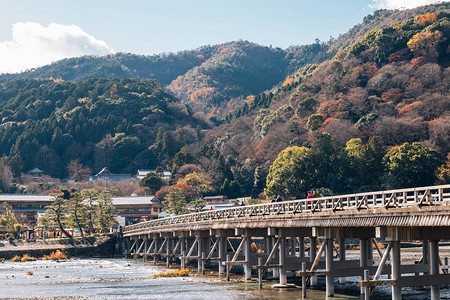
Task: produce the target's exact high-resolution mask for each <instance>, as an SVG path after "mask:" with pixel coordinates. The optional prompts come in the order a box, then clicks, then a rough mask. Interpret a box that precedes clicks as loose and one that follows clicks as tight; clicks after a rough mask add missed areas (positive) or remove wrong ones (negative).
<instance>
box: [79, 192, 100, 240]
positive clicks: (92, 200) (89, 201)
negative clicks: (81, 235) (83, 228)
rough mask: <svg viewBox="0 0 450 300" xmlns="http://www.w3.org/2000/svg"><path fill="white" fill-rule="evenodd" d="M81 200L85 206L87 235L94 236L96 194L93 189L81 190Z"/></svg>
mask: <svg viewBox="0 0 450 300" xmlns="http://www.w3.org/2000/svg"><path fill="white" fill-rule="evenodd" d="M81 198H82V199H83V200H84V204H85V209H86V211H85V213H86V219H87V226H88V229H89V233H90V234H94V230H95V229H94V227H95V218H96V210H97V198H98V192H97V190H95V189H86V190H82V191H81Z"/></svg>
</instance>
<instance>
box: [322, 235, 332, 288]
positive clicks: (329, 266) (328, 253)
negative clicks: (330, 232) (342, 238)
mask: <svg viewBox="0 0 450 300" xmlns="http://www.w3.org/2000/svg"><path fill="white" fill-rule="evenodd" d="M324 243H327V249H326V253H325V264H326V270H327V272H328V274H327V276H326V292H327V297H333V296H334V276H333V250H334V249H333V239H330V238H327V239H326V240H325V241H324Z"/></svg>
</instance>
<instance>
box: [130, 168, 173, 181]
mask: <svg viewBox="0 0 450 300" xmlns="http://www.w3.org/2000/svg"><path fill="white" fill-rule="evenodd" d="M148 173H156V170H138V171H137V175H136V177H137V179H139V180H141V179H142V178H144V177H145V176H146V175H147V174H148ZM170 175H171V173H170V171H167V170H164V171H163V176H162V178H161V179H163V180H169V179H170Z"/></svg>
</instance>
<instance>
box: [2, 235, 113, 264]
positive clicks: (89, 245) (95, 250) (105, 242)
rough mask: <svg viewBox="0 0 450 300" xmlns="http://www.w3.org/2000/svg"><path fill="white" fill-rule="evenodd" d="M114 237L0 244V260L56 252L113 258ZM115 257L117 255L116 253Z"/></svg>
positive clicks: (104, 236) (5, 242)
mask: <svg viewBox="0 0 450 300" xmlns="http://www.w3.org/2000/svg"><path fill="white" fill-rule="evenodd" d="M116 242H117V237H116V235H103V236H93V237H87V238H76V239H59V240H47V241H45V242H44V241H36V242H18V241H17V242H16V241H13V242H12V243H9V242H8V241H2V242H0V259H11V258H12V257H14V256H15V255H23V254H29V255H31V256H34V257H42V256H44V255H49V254H50V253H51V252H54V251H56V250H60V251H64V252H66V253H68V254H69V255H70V256H75V257H104V258H106V257H114V253H115V252H117V251H115V250H116ZM116 255H117V253H116Z"/></svg>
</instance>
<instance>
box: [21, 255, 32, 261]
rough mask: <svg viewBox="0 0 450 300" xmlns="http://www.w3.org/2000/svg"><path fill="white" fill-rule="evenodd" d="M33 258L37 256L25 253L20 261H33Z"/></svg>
mask: <svg viewBox="0 0 450 300" xmlns="http://www.w3.org/2000/svg"><path fill="white" fill-rule="evenodd" d="M32 260H36V257H33V256H31V255H28V254H24V255H23V256H22V258H21V259H20V261H22V262H23V261H32Z"/></svg>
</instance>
